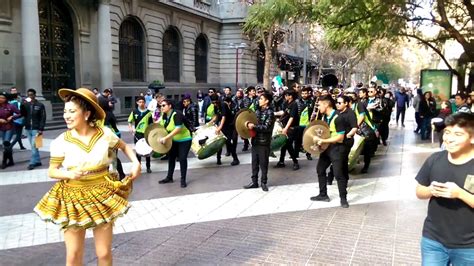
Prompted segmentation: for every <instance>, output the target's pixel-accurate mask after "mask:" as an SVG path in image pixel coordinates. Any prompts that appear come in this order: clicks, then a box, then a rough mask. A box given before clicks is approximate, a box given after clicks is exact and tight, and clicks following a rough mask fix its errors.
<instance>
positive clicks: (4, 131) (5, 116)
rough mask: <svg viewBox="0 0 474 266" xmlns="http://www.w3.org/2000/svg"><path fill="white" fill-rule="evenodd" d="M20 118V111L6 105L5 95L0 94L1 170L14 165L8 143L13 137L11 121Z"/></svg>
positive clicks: (10, 147)
mask: <svg viewBox="0 0 474 266" xmlns="http://www.w3.org/2000/svg"><path fill="white" fill-rule="evenodd" d="M20 116H21V114H20V110H18V108H16V107H15V106H14V105H11V104H9V103H8V98H7V94H6V93H5V92H0V137H1V138H2V144H3V160H2V167H1V168H2V169H5V168H7V167H8V166H12V165H14V164H15V163H14V162H13V149H12V146H11V143H10V141H11V139H12V136H13V120H15V119H16V118H18V117H20Z"/></svg>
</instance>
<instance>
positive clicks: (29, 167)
mask: <svg viewBox="0 0 474 266" xmlns="http://www.w3.org/2000/svg"><path fill="white" fill-rule="evenodd" d="M27 169H28V170H33V169H35V166H34V165H33V164H30V165H28V168H27Z"/></svg>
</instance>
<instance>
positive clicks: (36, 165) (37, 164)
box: [33, 163, 42, 167]
mask: <svg viewBox="0 0 474 266" xmlns="http://www.w3.org/2000/svg"><path fill="white" fill-rule="evenodd" d="M33 165H34V166H35V167H38V166H42V164H41V163H35V164H33Z"/></svg>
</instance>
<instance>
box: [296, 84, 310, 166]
mask: <svg viewBox="0 0 474 266" xmlns="http://www.w3.org/2000/svg"><path fill="white" fill-rule="evenodd" d="M312 92H313V89H311V87H303V89H302V90H301V99H299V102H300V103H301V104H302V110H301V113H300V121H299V122H300V123H299V126H298V127H297V135H296V141H295V150H296V152H297V153H299V152H300V150H301V147H302V144H303V132H304V130H305V129H306V127H307V126H308V125H309V122H310V121H311V115H312V112H313V108H314V101H313V98H312ZM306 158H307V159H308V160H313V158H312V157H311V154H310V153H308V152H307V153H306Z"/></svg>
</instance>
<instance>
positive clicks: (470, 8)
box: [462, 0, 474, 21]
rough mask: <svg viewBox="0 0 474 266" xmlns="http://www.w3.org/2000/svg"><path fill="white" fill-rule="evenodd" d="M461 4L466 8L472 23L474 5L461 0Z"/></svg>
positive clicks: (469, 1) (473, 19) (466, 0)
mask: <svg viewBox="0 0 474 266" xmlns="http://www.w3.org/2000/svg"><path fill="white" fill-rule="evenodd" d="M462 3H463V4H464V5H465V6H466V8H467V11H468V12H469V16H471V21H474V5H473V4H472V2H471V0H463V1H462Z"/></svg>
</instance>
